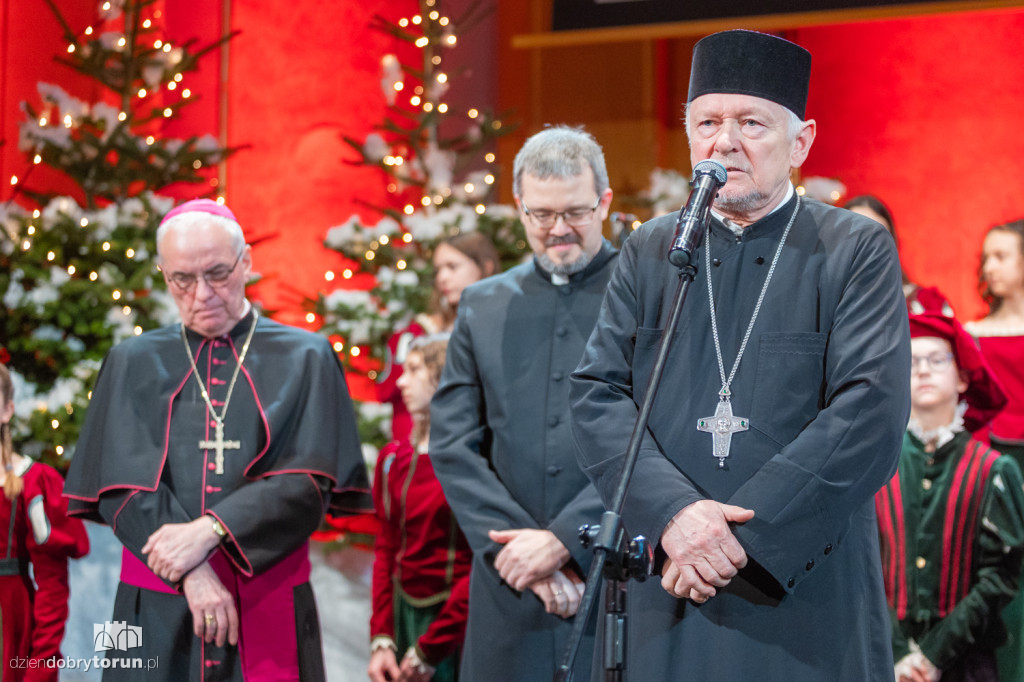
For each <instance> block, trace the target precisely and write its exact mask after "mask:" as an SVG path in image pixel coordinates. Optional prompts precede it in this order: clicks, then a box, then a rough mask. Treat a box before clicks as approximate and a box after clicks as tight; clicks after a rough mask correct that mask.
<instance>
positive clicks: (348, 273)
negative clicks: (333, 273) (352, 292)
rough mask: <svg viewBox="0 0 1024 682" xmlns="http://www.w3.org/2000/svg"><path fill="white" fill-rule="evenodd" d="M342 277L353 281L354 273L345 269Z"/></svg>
mask: <svg viewBox="0 0 1024 682" xmlns="http://www.w3.org/2000/svg"><path fill="white" fill-rule="evenodd" d="M341 276H342V277H344V278H345V279H352V271H351V270H349V269H348V268H345V269H344V270H342V271H341Z"/></svg>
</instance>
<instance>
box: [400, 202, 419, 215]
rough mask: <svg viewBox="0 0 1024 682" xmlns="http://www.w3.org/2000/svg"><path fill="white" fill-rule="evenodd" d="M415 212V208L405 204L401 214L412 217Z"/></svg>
mask: <svg viewBox="0 0 1024 682" xmlns="http://www.w3.org/2000/svg"><path fill="white" fill-rule="evenodd" d="M415 211H416V207H415V206H413V205H412V204H406V205H405V208H403V209H402V213H404V214H405V215H412V214H413V212H415Z"/></svg>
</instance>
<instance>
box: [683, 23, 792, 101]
mask: <svg viewBox="0 0 1024 682" xmlns="http://www.w3.org/2000/svg"><path fill="white" fill-rule="evenodd" d="M810 80H811V53H810V52H808V51H807V50H805V49H804V48H802V47H800V46H799V45H797V44H795V43H791V42H789V41H788V40H783V39H782V38H778V37H776V36H771V35H768V34H766V33H758V32H756V31H741V30H736V31H722V32H721V33H714V34H712V35H709V36H707V37H706V38H702V39H701V40H700V41H699V42H698V43H697V44H696V45H695V46H694V48H693V67H692V68H691V70H690V91H689V94H688V95H687V97H686V101H687V102H692V101H693V100H694V99H696V98H697V97H700V96H701V95H708V94H711V93H728V94H736V95H753V96H754V97H762V98H764V99H767V100H770V101H772V102H776V103H778V104H781V105H782V106H784V107H786V108H787V109H789V110H790V111H792V112H793V113H795V114H796V115H797V116H799V117H800V118H801V120H802V119H803V118H804V112H805V110H806V109H807V86H808V84H809V83H810Z"/></svg>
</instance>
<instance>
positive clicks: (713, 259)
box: [711, 258, 722, 268]
mask: <svg viewBox="0 0 1024 682" xmlns="http://www.w3.org/2000/svg"><path fill="white" fill-rule="evenodd" d="M711 264H712V265H714V266H715V267H716V268H717V267H718V266H719V265H721V264H722V261H721V260H720V259H718V258H712V259H711Z"/></svg>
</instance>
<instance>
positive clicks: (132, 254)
mask: <svg viewBox="0 0 1024 682" xmlns="http://www.w3.org/2000/svg"><path fill="white" fill-rule="evenodd" d="M124 255H125V256H127V257H128V258H135V249H128V250H127V251H125V252H124Z"/></svg>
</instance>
